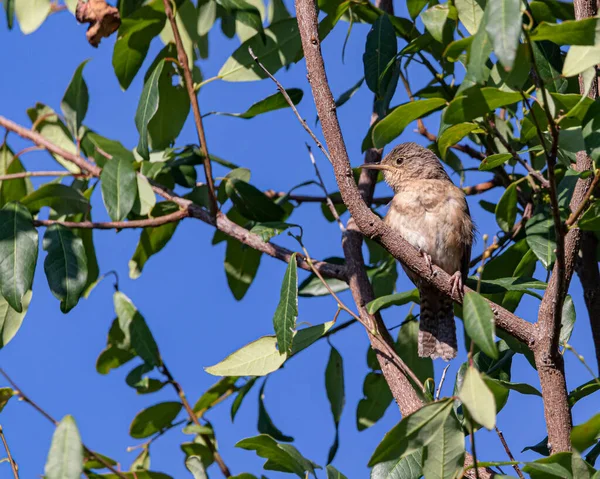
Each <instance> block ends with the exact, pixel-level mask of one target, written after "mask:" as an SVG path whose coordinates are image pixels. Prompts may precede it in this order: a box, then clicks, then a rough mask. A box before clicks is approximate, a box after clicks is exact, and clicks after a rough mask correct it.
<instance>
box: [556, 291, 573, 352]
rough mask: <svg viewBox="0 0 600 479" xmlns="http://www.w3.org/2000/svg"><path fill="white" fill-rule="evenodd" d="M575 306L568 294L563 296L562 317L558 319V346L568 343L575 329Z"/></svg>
mask: <svg viewBox="0 0 600 479" xmlns="http://www.w3.org/2000/svg"><path fill="white" fill-rule="evenodd" d="M575 319H576V315H575V305H574V304H573V298H572V297H571V295H570V294H567V296H565V301H564V303H563V308H562V315H561V318H560V336H559V338H558V341H559V343H560V344H563V343H568V342H569V339H571V333H572V332H573V328H574V327H575Z"/></svg>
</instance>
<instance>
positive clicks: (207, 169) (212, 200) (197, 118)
mask: <svg viewBox="0 0 600 479" xmlns="http://www.w3.org/2000/svg"><path fill="white" fill-rule="evenodd" d="M163 3H164V5H165V14H166V15H167V18H168V19H169V23H170V24H171V29H172V30H173V38H174V39H175V46H176V47H177V58H178V60H179V63H180V65H181V69H182V70H183V79H184V83H185V86H186V88H187V92H188V96H189V97H190V103H191V104H192V112H193V114H194V122H195V123H196V131H197V133H198V140H199V141H200V148H201V149H202V154H203V155H204V158H202V163H203V165H204V174H205V176H206V184H207V185H208V198H209V206H210V208H209V210H210V213H211V215H212V216H213V217H214V216H216V214H217V211H218V205H217V195H216V194H215V184H214V180H213V177H212V166H211V163H210V156H209V155H208V146H207V145H206V134H205V132H204V124H203V122H202V115H201V114H200V105H199V104H198V96H197V95H196V92H195V91H194V80H193V79H192V72H191V71H190V63H189V59H188V56H187V53H186V52H185V48H184V46H183V42H182V41H181V35H180V33H179V28H178V27H177V22H176V20H175V15H174V14H173V9H172V8H171V0H163Z"/></svg>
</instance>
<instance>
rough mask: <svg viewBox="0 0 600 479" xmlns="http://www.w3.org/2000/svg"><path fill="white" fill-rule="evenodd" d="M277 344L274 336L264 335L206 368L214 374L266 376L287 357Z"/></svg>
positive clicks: (209, 372)
mask: <svg viewBox="0 0 600 479" xmlns="http://www.w3.org/2000/svg"><path fill="white" fill-rule="evenodd" d="M276 344H277V340H276V339H275V337H274V336H263V337H262V338H259V339H257V340H256V341H253V342H251V343H249V344H247V345H246V346H244V347H242V348H241V349H238V350H237V351H235V352H233V353H231V354H230V355H229V356H227V357H226V358H225V359H224V360H223V361H221V362H219V363H217V364H215V365H214V366H209V367H207V368H204V370H205V371H206V372H207V373H208V374H212V375H213V376H266V375H267V374H269V373H272V372H273V371H276V370H277V369H279V368H280V367H281V365H282V364H283V363H284V362H285V360H286V358H287V355H285V354H280V353H279V351H278V350H277V347H276Z"/></svg>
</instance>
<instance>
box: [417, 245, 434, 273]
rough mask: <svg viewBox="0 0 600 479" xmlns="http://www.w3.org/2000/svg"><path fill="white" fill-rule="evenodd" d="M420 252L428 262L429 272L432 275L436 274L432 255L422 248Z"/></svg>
mask: <svg viewBox="0 0 600 479" xmlns="http://www.w3.org/2000/svg"><path fill="white" fill-rule="evenodd" d="M419 254H420V255H421V256H423V259H424V260H425V263H427V267H428V268H429V274H430V275H431V276H434V271H433V263H432V262H431V256H430V255H428V254H427V253H425V251H423V250H422V249H419Z"/></svg>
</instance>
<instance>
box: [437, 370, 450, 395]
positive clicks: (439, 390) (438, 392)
mask: <svg viewBox="0 0 600 479" xmlns="http://www.w3.org/2000/svg"><path fill="white" fill-rule="evenodd" d="M449 367H450V364H447V365H446V367H445V368H444V370H443V371H442V377H441V379H440V384H439V386H438V388H437V391H436V392H435V400H436V401H437V400H438V399H439V398H440V394H441V392H442V386H443V385H444V380H445V379H446V373H447V372H448V368H449Z"/></svg>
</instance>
